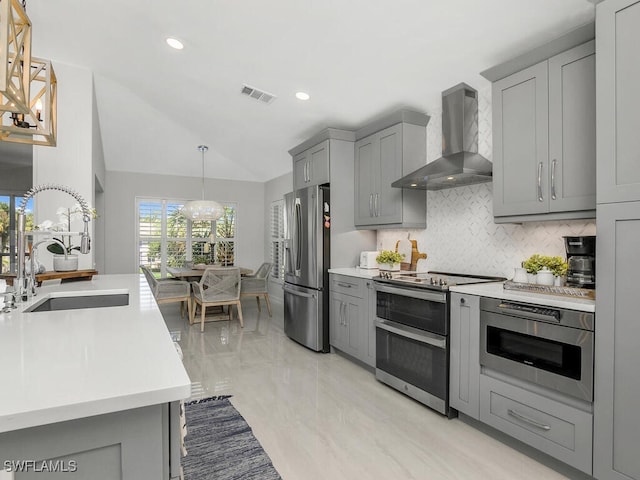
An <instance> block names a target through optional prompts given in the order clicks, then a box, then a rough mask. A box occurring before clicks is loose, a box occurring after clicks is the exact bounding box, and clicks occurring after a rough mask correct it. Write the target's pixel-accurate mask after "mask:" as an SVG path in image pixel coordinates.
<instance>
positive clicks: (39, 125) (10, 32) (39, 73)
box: [0, 0, 57, 147]
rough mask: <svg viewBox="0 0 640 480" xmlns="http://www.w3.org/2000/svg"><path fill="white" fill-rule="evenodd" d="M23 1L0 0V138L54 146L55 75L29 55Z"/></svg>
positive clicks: (44, 62) (28, 25)
mask: <svg viewBox="0 0 640 480" xmlns="http://www.w3.org/2000/svg"><path fill="white" fill-rule="evenodd" d="M25 10H26V2H25V0H23V2H22V5H20V3H19V2H18V0H0V141H7V142H16V143H28V144H32V145H45V146H53V147H55V146H56V133H57V79H56V74H55V72H54V70H53V66H52V65H51V62H50V61H49V60H44V59H40V58H35V57H32V56H31V22H30V20H29V18H28V17H27V15H26V13H25Z"/></svg>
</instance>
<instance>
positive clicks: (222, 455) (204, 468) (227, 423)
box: [182, 396, 280, 480]
mask: <svg viewBox="0 0 640 480" xmlns="http://www.w3.org/2000/svg"><path fill="white" fill-rule="evenodd" d="M185 416H186V420H187V436H186V437H185V446H186V449H187V456H185V457H184V458H183V459H182V467H183V470H184V477H185V480H205V479H206V480H209V479H216V480H218V479H224V480H227V479H228V480H231V479H238V480H239V479H242V480H245V479H252V478H255V479H260V480H271V479H274V480H279V479H280V475H279V474H278V472H277V471H276V469H275V468H274V467H273V464H272V463H271V459H270V458H269V455H267V454H266V452H265V451H264V450H263V448H262V446H261V445H260V442H258V440H257V439H256V437H255V436H254V435H253V432H252V430H251V427H250V426H249V425H248V424H247V422H246V421H245V420H244V418H242V415H240V413H238V411H237V410H236V409H235V408H234V407H233V405H231V402H230V401H229V397H228V396H221V397H210V398H205V399H203V400H197V401H193V402H189V403H186V404H185Z"/></svg>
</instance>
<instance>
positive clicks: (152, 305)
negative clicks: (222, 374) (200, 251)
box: [0, 275, 190, 479]
mask: <svg viewBox="0 0 640 480" xmlns="http://www.w3.org/2000/svg"><path fill="white" fill-rule="evenodd" d="M123 293H126V294H128V305H124V306H115V307H103V308H81V309H75V310H59V311H42V312H31V313H28V312H25V310H28V309H29V308H30V307H32V306H34V305H35V304H38V303H40V302H42V301H43V300H44V299H46V298H47V297H51V296H71V295H89V294H90V295H105V294H123ZM17 306H18V308H17V309H14V310H13V311H12V312H11V313H0V365H1V367H0V369H1V371H2V378H3V384H4V385H3V388H2V389H0V452H1V454H0V456H1V457H2V458H0V461H1V463H0V469H1V468H2V467H3V466H4V467H5V469H6V463H5V462H7V461H9V462H11V461H21V460H24V461H28V460H33V461H43V460H48V459H63V460H64V459H66V461H67V463H65V464H63V467H67V468H68V467H69V464H68V462H71V461H73V462H74V463H73V464H72V465H75V466H76V467H75V468H77V472H75V474H74V477H73V478H78V479H79V478H95V474H96V472H95V470H93V467H92V466H96V465H105V464H108V465H110V466H109V467H105V468H107V470H105V472H106V471H109V470H108V469H109V468H112V469H113V472H114V474H115V472H120V473H117V475H116V476H114V477H108V478H121V476H122V478H136V479H146V478H149V479H151V478H154V479H158V478H173V477H174V476H176V471H177V470H176V469H177V465H176V458H177V459H178V460H179V457H176V452H175V450H176V449H175V439H176V438H177V437H176V435H177V431H176V430H177V427H178V422H177V412H178V409H177V406H178V402H179V401H180V400H181V399H185V398H188V397H189V396H190V380H189V377H188V375H187V373H186V371H185V369H184V367H183V365H182V362H181V361H180V358H179V357H178V354H177V352H176V350H175V347H174V345H173V342H172V340H171V337H170V334H169V332H168V330H167V327H166V324H165V323H164V320H163V318H162V315H161V313H160V310H159V309H158V306H157V304H156V302H155V300H154V298H153V295H152V293H151V290H150V289H149V287H148V285H147V283H146V280H145V279H144V277H143V276H141V275H102V276H100V275H99V276H96V277H94V279H93V280H92V281H90V282H81V283H67V284H55V285H45V286H43V287H42V288H40V289H38V294H37V296H36V297H34V298H33V299H31V300H29V301H28V302H24V303H19V304H17ZM170 458H172V459H173V462H170ZM0 472H1V470H0ZM16 478H21V477H20V476H19V475H17V476H16ZM24 478H27V477H26V476H25V477H24ZM29 478H30V477H29ZM104 478H107V477H104Z"/></svg>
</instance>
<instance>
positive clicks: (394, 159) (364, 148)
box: [354, 111, 429, 229]
mask: <svg viewBox="0 0 640 480" xmlns="http://www.w3.org/2000/svg"><path fill="white" fill-rule="evenodd" d="M428 121H429V117H428V116H426V115H423V114H419V113H416V112H409V111H401V112H397V113H396V114H393V115H390V116H389V117H386V118H384V119H382V120H380V121H377V122H374V123H372V124H370V125H367V126H366V127H364V128H362V129H360V130H359V131H358V132H356V143H355V185H354V194H355V215H354V223H355V225H356V227H358V228H369V229H377V228H403V227H404V228H424V227H426V192H425V191H424V190H420V191H418V190H403V189H401V188H394V187H392V186H391V183H393V182H394V181H396V180H398V179H399V178H401V177H402V176H403V175H405V174H407V173H409V172H411V171H413V170H416V169H417V168H419V167H421V166H422V165H424V164H425V163H426V128H425V127H426V125H427V123H428Z"/></svg>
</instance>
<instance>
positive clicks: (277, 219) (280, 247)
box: [270, 200, 285, 281]
mask: <svg viewBox="0 0 640 480" xmlns="http://www.w3.org/2000/svg"><path fill="white" fill-rule="evenodd" d="M270 225H271V263H273V268H272V269H271V276H272V277H273V278H274V279H276V280H279V281H282V280H283V279H284V242H285V239H284V200H277V201H275V202H272V203H271V222H270Z"/></svg>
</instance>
